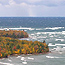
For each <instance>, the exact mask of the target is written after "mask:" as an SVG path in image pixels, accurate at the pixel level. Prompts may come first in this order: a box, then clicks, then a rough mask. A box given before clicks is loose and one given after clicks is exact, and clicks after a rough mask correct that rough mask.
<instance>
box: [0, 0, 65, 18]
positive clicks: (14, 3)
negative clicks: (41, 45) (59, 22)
mask: <svg viewBox="0 0 65 65" xmlns="http://www.w3.org/2000/svg"><path fill="white" fill-rule="evenodd" d="M1 16H2V17H5V16H6V17H8V16H9V17H20V16H21V17H65V0H0V17H1Z"/></svg>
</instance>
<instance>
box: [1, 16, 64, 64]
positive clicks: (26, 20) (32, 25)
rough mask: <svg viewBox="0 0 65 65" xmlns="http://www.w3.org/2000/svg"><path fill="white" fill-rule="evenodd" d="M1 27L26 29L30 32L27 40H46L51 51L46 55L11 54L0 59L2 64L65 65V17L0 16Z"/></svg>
mask: <svg viewBox="0 0 65 65" xmlns="http://www.w3.org/2000/svg"><path fill="white" fill-rule="evenodd" d="M0 29H6V30H7V29H14V30H23V29H24V31H26V32H27V33H28V34H29V38H25V40H28V41H29V40H32V41H36V40H37V41H40V42H43V41H44V40H45V41H46V43H47V44H48V46H49V48H50V51H51V53H48V54H44V55H43V54H42V55H41V54H40V55H20V56H15V57H13V56H10V57H9V58H4V59H0V65H35V64H36V65H65V17H35V18H34V17H0ZM20 40H24V38H23V39H20ZM22 57H24V60H21V58H22Z"/></svg>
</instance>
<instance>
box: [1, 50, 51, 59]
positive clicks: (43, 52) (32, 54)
mask: <svg viewBox="0 0 65 65" xmlns="http://www.w3.org/2000/svg"><path fill="white" fill-rule="evenodd" d="M48 53H51V52H50V51H49V52H43V53H33V54H11V55H9V56H14V57H15V56H18V55H42V54H43V55H44V54H48ZM9 56H7V57H2V58H0V59H3V58H9Z"/></svg>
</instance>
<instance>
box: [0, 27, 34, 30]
mask: <svg viewBox="0 0 65 65" xmlns="http://www.w3.org/2000/svg"><path fill="white" fill-rule="evenodd" d="M34 29H35V28H27V27H19V28H0V30H34Z"/></svg>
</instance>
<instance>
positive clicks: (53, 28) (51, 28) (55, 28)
mask: <svg viewBox="0 0 65 65" xmlns="http://www.w3.org/2000/svg"><path fill="white" fill-rule="evenodd" d="M46 29H50V30H57V29H64V27H48V28H45V30H46Z"/></svg>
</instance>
